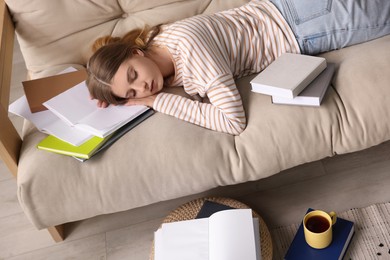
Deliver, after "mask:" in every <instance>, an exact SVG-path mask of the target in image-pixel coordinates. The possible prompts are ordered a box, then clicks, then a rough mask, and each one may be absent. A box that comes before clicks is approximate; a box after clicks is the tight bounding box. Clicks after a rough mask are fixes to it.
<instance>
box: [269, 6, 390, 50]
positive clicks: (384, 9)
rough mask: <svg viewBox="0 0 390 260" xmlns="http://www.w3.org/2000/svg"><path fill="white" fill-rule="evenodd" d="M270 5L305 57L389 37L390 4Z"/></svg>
mask: <svg viewBox="0 0 390 260" xmlns="http://www.w3.org/2000/svg"><path fill="white" fill-rule="evenodd" d="M270 1H271V2H272V3H273V4H274V5H275V6H276V7H277V8H278V9H279V11H280V12H281V13H282V15H283V16H284V18H285V19H286V21H287V23H288V24H289V25H290V27H291V29H292V31H293V32H294V34H295V37H296V39H297V41H298V44H299V47H300V48H301V52H302V53H304V54H311V55H314V54H318V53H321V52H325V51H330V50H334V49H340V48H343V47H346V46H349V45H353V44H357V43H361V42H365V41H369V40H373V39H375V38H379V37H381V36H384V35H387V34H390V0H270ZM389 48H390V46H389Z"/></svg>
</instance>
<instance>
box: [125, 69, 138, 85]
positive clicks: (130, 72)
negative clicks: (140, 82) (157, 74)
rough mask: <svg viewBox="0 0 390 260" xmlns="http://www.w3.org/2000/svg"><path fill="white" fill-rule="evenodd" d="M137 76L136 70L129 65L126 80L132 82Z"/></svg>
mask: <svg viewBox="0 0 390 260" xmlns="http://www.w3.org/2000/svg"><path fill="white" fill-rule="evenodd" d="M137 77H138V73H137V71H135V70H134V69H133V68H131V67H129V68H128V70H127V82H129V83H132V82H133V81H134V80H136V79H137Z"/></svg>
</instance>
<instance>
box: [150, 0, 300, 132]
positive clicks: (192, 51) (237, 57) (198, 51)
mask: <svg viewBox="0 0 390 260" xmlns="http://www.w3.org/2000/svg"><path fill="white" fill-rule="evenodd" d="M152 44H153V45H155V46H164V47H166V48H167V49H168V51H169V52H170V54H171V56H172V59H173V62H174V65H175V76H174V78H173V80H172V81H170V83H169V86H183V88H184V90H185V92H186V93H188V94H189V95H191V96H195V95H199V96H201V97H205V96H207V97H208V99H209V100H210V103H202V102H199V101H197V100H192V99H189V98H186V97H182V96H179V95H174V94H169V93H159V94H158V95H157V97H156V99H155V101H154V104H153V108H154V109H155V110H156V111H159V112H162V113H165V114H168V115H171V116H174V117H176V118H179V119H182V120H185V121H187V122H190V123H193V124H196V125H199V126H202V127H205V128H208V129H212V130H216V131H219V132H224V133H229V134H233V135H238V134H240V133H241V132H242V131H243V130H244V129H245V127H246V117H245V112H244V109H243V105H242V101H241V96H240V93H239V92H238V90H237V87H236V84H235V81H234V79H235V78H239V77H243V76H246V75H250V74H252V73H258V72H260V71H262V70H263V69H264V68H265V67H267V66H268V65H269V64H270V63H271V62H272V61H273V60H275V59H276V58H277V57H278V56H280V55H281V54H282V53H284V52H291V53H299V52H300V51H299V47H298V44H297V42H296V40H295V37H294V34H293V33H292V31H291V29H290V28H289V26H288V24H287V23H286V21H285V20H284V18H283V17H282V15H281V14H280V13H279V11H278V10H277V9H276V7H275V6H274V5H273V4H272V3H270V2H269V1H261V0H254V1H251V2H249V3H248V4H245V5H243V6H241V7H238V8H234V9H230V10H227V11H222V12H219V13H215V14H211V15H198V16H194V17H191V18H187V19H185V20H181V21H178V22H175V23H172V24H169V25H165V26H163V27H162V32H161V33H160V34H159V35H157V36H156V38H155V39H154V40H153V43H152Z"/></svg>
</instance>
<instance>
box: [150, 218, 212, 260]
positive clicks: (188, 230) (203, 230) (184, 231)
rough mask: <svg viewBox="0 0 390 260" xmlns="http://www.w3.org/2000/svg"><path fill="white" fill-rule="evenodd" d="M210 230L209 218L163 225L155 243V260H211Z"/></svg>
mask: <svg viewBox="0 0 390 260" xmlns="http://www.w3.org/2000/svg"><path fill="white" fill-rule="evenodd" d="M208 229H209V227H208V219H207V218H205V219H195V220H187V221H180V222H174V223H167V224H163V225H162V229H161V230H160V231H159V232H161V233H160V234H158V235H157V240H156V241H155V248H156V256H157V258H155V260H157V259H159V260H168V259H169V260H183V259H186V260H206V259H209V255H208V248H209V240H208ZM155 238H156V236H155ZM160 256H161V258H158V257H160Z"/></svg>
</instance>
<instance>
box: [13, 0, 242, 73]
mask: <svg viewBox="0 0 390 260" xmlns="http://www.w3.org/2000/svg"><path fill="white" fill-rule="evenodd" d="M245 2H248V0H229V1H227V0H226V1H222V0H185V1H183V0H181V1H179V0H117V1H112V0H71V1H69V0H55V1H53V0H29V1H25V0H6V3H7V5H8V8H9V10H10V12H11V14H12V18H13V21H14V23H15V27H16V34H17V37H18V41H19V43H20V46H21V51H22V54H23V56H24V58H25V61H26V66H27V69H28V70H29V72H30V76H31V78H38V77H42V76H46V75H51V74H54V73H57V72H59V71H61V70H63V69H64V68H66V67H69V66H74V67H76V68H77V67H79V66H80V65H84V64H85V63H86V61H87V60H88V58H89V56H90V55H91V51H90V46H91V44H92V43H93V41H94V40H95V39H96V38H98V37H100V36H103V35H115V36H119V35H122V34H124V33H126V32H127V31H129V30H132V29H134V28H136V27H143V26H144V25H145V24H147V25H149V26H153V25H157V24H161V23H170V22H173V21H176V20H180V19H183V18H186V17H189V16H193V15H196V14H200V13H212V12H216V11H219V10H221V9H228V8H232V7H236V6H240V5H242V4H244V3H245Z"/></svg>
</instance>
